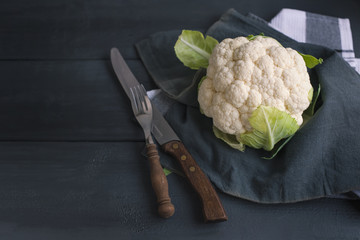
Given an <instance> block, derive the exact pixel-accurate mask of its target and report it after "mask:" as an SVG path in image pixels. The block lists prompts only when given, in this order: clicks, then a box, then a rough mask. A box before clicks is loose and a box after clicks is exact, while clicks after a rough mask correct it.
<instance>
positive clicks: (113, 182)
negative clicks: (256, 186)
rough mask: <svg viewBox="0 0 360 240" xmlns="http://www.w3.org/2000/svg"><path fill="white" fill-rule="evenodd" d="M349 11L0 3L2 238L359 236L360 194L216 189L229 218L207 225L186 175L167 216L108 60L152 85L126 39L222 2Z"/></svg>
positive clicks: (358, 20) (345, 9)
mask: <svg viewBox="0 0 360 240" xmlns="http://www.w3.org/2000/svg"><path fill="white" fill-rule="evenodd" d="M283 7H287V8H296V9H301V10H306V11H310V12H315V13H321V14H325V15H332V16H336V17H343V18H349V19H350V21H351V26H352V30H353V39H354V45H355V52H356V55H357V56H358V57H360V44H359V43H360V31H358V30H359V29H360V14H359V10H360V3H359V1H357V0H352V1H351V0H343V1H328V0H319V1H313V0H302V1H297V0H288V1H281V0H276V1H266V0H251V1H246V0H236V1H235V0H222V1H208V0H202V1H190V0H182V1H166V0H156V1H155V0H152V1H145V0H143V1H137V0H134V1H125V0H105V1H97V0H89V1H86V0H72V1H70V0H63V1H54V0H52V1H48V0H34V1H26V0H12V1H1V3H0V79H1V86H0V109H1V114H0V140H1V142H0V183H1V185H0V189H1V190H0V239H5V240H7V239H27V240H28V239H37V240H40V239H67V240H69V239H87V240H90V239H117V240H118V239H186V238H189V239H192V238H196V239H202V238H204V239H251V240H253V239H360V227H359V226H360V204H359V203H360V202H359V201H350V200H342V199H331V198H326V199H318V200H314V201H307V202H301V203H294V204H286V205H281V204H279V205H262V204H256V203H252V202H249V201H246V200H241V199H238V198H234V197H231V196H228V195H225V194H223V193H221V192H219V196H220V198H221V200H222V202H223V204H224V207H225V209H226V211H227V213H228V217H229V220H228V221H227V222H222V223H217V224H205V223H203V218H202V214H201V206H200V202H199V201H198V197H197V195H196V194H195V193H194V192H193V190H192V189H191V188H190V186H189V184H188V183H187V182H186V181H185V179H184V178H182V177H180V176H177V175H175V174H171V175H169V176H168V181H169V185H170V195H171V197H172V201H173V203H174V205H175V206H176V213H175V215H174V216H173V217H172V218H170V219H167V220H164V219H161V218H159V217H158V216H157V214H156V200H155V197H154V193H153V191H152V188H151V184H150V181H149V179H150V178H149V171H148V165H147V163H146V160H145V158H144V157H143V156H142V155H141V154H140V152H141V151H142V150H143V148H144V140H143V133H142V131H141V129H140V128H139V126H138V124H137V123H136V122H135V121H134V119H133V118H132V117H131V114H132V112H131V107H130V105H129V101H128V99H127V98H126V96H125V94H124V92H123V90H122V89H121V88H120V85H119V84H118V82H117V80H116V77H115V75H114V73H113V70H112V68H111V64H110V61H109V51H110V48H111V47H118V48H119V49H120V51H121V52H122V53H123V55H124V57H125V58H126V61H127V62H128V63H129V65H130V68H131V69H132V70H133V72H134V73H135V75H136V77H137V78H138V79H139V81H140V82H141V83H143V84H144V85H145V87H146V88H147V89H153V88H155V85H154V83H153V82H152V80H151V78H150V76H149V75H148V74H147V72H146V70H145V68H144V66H143V65H142V63H141V61H140V60H139V57H138V55H137V53H136V51H135V48H134V44H135V43H137V42H138V41H140V40H142V39H144V38H145V37H148V36H149V35H150V34H152V33H155V32H159V31H166V30H172V29H184V28H187V29H206V28H208V27H209V26H210V25H211V24H213V23H214V22H215V21H216V20H217V19H218V18H219V17H220V16H221V14H223V13H224V12H225V11H226V10H227V9H229V8H235V9H236V10H238V11H239V12H241V13H244V14H245V13H248V12H252V13H254V14H256V15H258V16H260V17H262V18H264V19H266V20H270V19H271V18H272V17H273V16H274V15H275V14H276V13H277V12H279V11H280V10H281V8H283Z"/></svg>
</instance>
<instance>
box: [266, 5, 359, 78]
mask: <svg viewBox="0 0 360 240" xmlns="http://www.w3.org/2000/svg"><path fill="white" fill-rule="evenodd" d="M269 25H270V26H271V27H273V28H275V29H276V30H278V31H280V32H282V33H284V34H285V35H287V36H289V37H290V38H292V39H294V40H296V41H298V42H306V43H312V44H317V45H322V46H325V47H329V48H332V49H334V50H336V51H337V52H339V53H340V54H341V56H342V57H343V58H344V59H345V60H346V61H347V62H348V63H349V64H350V65H351V66H352V67H353V68H355V70H356V71H357V72H359V73H360V58H355V53H354V47H353V39H352V34H351V28H350V20H349V19H347V18H336V17H331V16H325V15H320V14H315V13H309V12H304V11H300V10H295V9H288V8H284V9H282V10H281V11H280V12H279V13H278V14H277V15H276V16H275V17H274V18H273V19H272V20H271V21H270V23H269Z"/></svg>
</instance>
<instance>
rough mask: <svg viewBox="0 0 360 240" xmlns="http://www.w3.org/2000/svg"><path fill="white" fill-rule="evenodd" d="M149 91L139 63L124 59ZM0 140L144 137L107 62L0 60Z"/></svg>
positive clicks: (95, 139)
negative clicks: (0, 83)
mask: <svg viewBox="0 0 360 240" xmlns="http://www.w3.org/2000/svg"><path fill="white" fill-rule="evenodd" d="M128 63H129V66H130V68H131V69H132V70H133V72H134V74H135V76H136V77H137V78H138V79H139V81H140V82H141V83H143V84H144V85H145V87H146V88H147V89H152V88H154V87H155V86H154V84H153V83H152V82H151V81H150V78H149V76H148V74H147V72H146V71H145V70H144V68H143V66H142V64H141V62H140V61H135V60H132V61H128ZM0 75H1V76H2V86H1V87H0V109H1V115H0V132H1V134H0V140H33V141H40V140H41V141H43V140H51V141H60V140H69V141H81V140H84V141H99V140H104V141H110V140H111V141H121V140H135V141H140V140H143V133H142V130H141V129H140V128H139V126H138V124H137V122H136V120H135V118H134V117H133V115H132V110H131V106H130V101H129V100H128V98H127V97H126V95H125V92H124V91H123V89H122V88H121V86H120V83H119V82H118V80H117V78H116V76H115V73H114V72H113V69H112V67H111V64H110V61H108V60H88V61H62V60H59V61H1V62H0Z"/></svg>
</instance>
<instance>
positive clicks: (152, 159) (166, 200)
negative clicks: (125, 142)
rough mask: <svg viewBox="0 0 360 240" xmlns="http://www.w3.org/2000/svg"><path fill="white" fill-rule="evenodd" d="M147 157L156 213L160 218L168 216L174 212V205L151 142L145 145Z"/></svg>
mask: <svg viewBox="0 0 360 240" xmlns="http://www.w3.org/2000/svg"><path fill="white" fill-rule="evenodd" d="M146 150H147V158H148V160H149V164H150V175H151V184H152V187H153V189H154V192H155V194H156V197H157V202H158V213H159V215H160V217H162V218H169V217H171V216H172V215H173V214H174V212H175V207H174V205H173V204H172V203H171V199H170V197H169V187H168V182H167V179H166V176H165V173H164V170H163V168H162V166H161V164H160V157H159V154H158V151H157V148H156V145H155V144H153V143H150V144H147V145H146Z"/></svg>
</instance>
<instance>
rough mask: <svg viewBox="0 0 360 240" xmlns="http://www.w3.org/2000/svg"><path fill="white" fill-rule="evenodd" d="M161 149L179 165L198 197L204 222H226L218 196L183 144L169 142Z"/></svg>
mask: <svg viewBox="0 0 360 240" xmlns="http://www.w3.org/2000/svg"><path fill="white" fill-rule="evenodd" d="M162 147H163V149H164V151H165V152H166V153H169V154H170V155H172V156H173V157H174V158H175V159H176V160H177V162H178V163H179V164H180V165H181V168H182V170H183V172H184V174H185V176H186V178H187V179H188V180H189V182H190V184H191V186H192V187H193V188H194V190H195V191H196V193H197V194H198V195H199V197H200V199H201V202H202V205H203V206H202V207H203V215H204V220H205V222H221V221H226V220H227V219H228V217H227V215H226V213H225V209H224V207H223V206H222V203H221V201H220V199H219V196H218V195H217V193H216V191H215V189H214V188H213V186H212V185H211V183H210V181H209V179H208V178H207V176H206V175H205V174H204V173H203V171H202V170H201V168H200V167H199V165H198V164H197V163H196V162H195V160H194V159H193V157H192V156H191V155H190V153H189V152H188V151H187V150H186V148H185V146H184V144H183V143H182V142H180V141H171V142H168V143H166V144H164V145H163V146H162Z"/></svg>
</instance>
